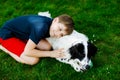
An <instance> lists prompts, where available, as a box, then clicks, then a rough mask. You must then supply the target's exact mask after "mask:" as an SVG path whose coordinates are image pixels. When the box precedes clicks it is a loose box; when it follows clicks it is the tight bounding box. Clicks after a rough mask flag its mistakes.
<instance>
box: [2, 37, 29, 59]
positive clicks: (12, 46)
mask: <svg viewBox="0 0 120 80" xmlns="http://www.w3.org/2000/svg"><path fill="white" fill-rule="evenodd" d="M26 43H27V41H22V40H20V39H18V38H15V37H12V38H9V39H6V40H3V39H2V38H0V44H1V45H2V47H4V48H5V49H7V50H8V51H10V52H12V53H13V54H15V55H17V56H19V57H20V55H21V54H22V52H23V51H24V48H25V45H26Z"/></svg>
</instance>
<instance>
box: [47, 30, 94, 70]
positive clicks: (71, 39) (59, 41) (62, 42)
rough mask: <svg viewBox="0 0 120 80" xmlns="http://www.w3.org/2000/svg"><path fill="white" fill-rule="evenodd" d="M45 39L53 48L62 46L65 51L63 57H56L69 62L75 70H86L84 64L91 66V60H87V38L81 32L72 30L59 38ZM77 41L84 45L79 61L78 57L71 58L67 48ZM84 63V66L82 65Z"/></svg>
mask: <svg viewBox="0 0 120 80" xmlns="http://www.w3.org/2000/svg"><path fill="white" fill-rule="evenodd" d="M47 40H48V41H49V43H50V44H51V45H52V47H53V49H60V48H64V53H65V57H63V58H56V59H57V60H58V61H60V62H63V63H67V64H70V65H71V66H72V67H73V68H74V69H75V70H76V71H77V72H79V71H82V70H86V68H85V65H89V66H92V62H91V60H89V62H87V61H88V59H87V53H88V52H87V51H88V49H87V41H88V38H87V37H86V36H85V35H84V34H82V33H78V32H77V31H75V30H74V31H73V33H72V34H71V35H66V36H64V37H61V38H52V37H50V38H47ZM78 43H83V45H84V47H85V58H84V59H83V60H82V61H80V60H79V59H77V58H76V59H71V55H70V53H69V48H70V47H72V46H74V45H75V44H78ZM83 65H84V66H83Z"/></svg>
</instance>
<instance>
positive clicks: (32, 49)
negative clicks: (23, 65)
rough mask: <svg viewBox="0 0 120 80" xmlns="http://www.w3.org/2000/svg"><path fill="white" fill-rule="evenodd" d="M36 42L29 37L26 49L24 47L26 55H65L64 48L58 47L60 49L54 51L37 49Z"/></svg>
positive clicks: (56, 56)
mask: <svg viewBox="0 0 120 80" xmlns="http://www.w3.org/2000/svg"><path fill="white" fill-rule="evenodd" d="M36 46H37V45H36V44H35V43H34V42H33V41H32V40H31V39H29V40H28V42H27V44H26V46H25V49H24V52H23V53H24V54H25V55H26V56H31V57H55V58H58V57H63V56H64V55H63V50H62V49H58V50H54V51H41V50H38V49H36Z"/></svg>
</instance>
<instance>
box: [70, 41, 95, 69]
mask: <svg viewBox="0 0 120 80" xmlns="http://www.w3.org/2000/svg"><path fill="white" fill-rule="evenodd" d="M96 52H97V47H96V46H95V45H94V44H92V43H90V42H83V43H77V44H75V45H73V46H72V47H71V48H69V53H70V54H71V58H70V60H72V62H73V63H72V64H71V65H72V66H73V67H74V69H75V70H76V71H83V70H87V69H89V68H91V67H92V66H93V64H92V61H91V57H92V56H95V54H96Z"/></svg>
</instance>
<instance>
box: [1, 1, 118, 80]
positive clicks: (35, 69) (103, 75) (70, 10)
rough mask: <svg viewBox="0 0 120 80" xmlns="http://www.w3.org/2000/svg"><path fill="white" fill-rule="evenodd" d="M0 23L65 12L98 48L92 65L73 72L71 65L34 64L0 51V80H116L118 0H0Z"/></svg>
mask: <svg viewBox="0 0 120 80" xmlns="http://www.w3.org/2000/svg"><path fill="white" fill-rule="evenodd" d="M0 3H1V5H0V26H2V25H3V23H4V22H5V21H6V20H8V19H11V18H14V17H17V16H20V15H27V14H37V12H39V11H50V13H51V14H52V17H56V16H58V15H60V14H63V13H67V14H69V15H70V16H72V17H73V19H74V22H75V29H76V30H77V31H79V32H81V33H84V34H86V35H87V36H88V37H89V39H90V41H93V42H94V44H95V45H96V46H97V47H98V48H99V50H98V52H97V55H96V56H95V57H93V58H92V60H93V63H94V66H93V68H91V69H90V70H88V71H86V72H83V73H81V72H79V73H78V72H75V71H74V70H73V68H72V67H70V65H67V64H63V63H60V62H58V61H56V60H55V59H52V58H42V59H41V61H40V62H39V63H38V64H37V65H34V66H29V65H25V64H21V63H18V62H16V61H15V60H13V59H12V58H11V57H10V56H9V55H7V54H5V53H4V52H3V51H0V80H119V79H120V6H119V5H120V1H119V0H0Z"/></svg>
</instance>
